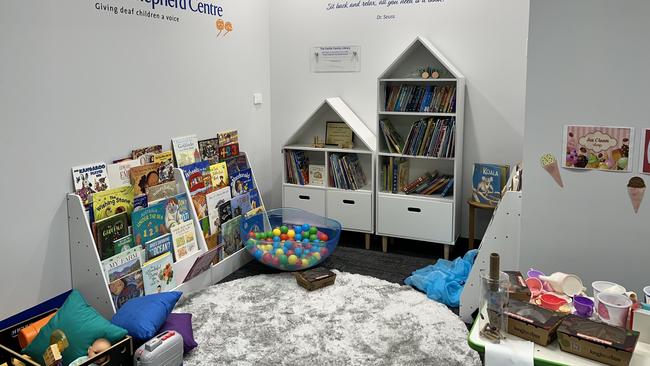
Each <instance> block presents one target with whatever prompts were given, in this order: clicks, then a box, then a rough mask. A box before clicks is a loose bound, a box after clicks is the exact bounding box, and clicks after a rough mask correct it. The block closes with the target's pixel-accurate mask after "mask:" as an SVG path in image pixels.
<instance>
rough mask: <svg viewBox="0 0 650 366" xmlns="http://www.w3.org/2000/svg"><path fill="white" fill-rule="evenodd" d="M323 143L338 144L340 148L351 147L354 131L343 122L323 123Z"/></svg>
mask: <svg viewBox="0 0 650 366" xmlns="http://www.w3.org/2000/svg"><path fill="white" fill-rule="evenodd" d="M325 144H326V145H338V146H339V147H341V148H352V146H353V145H354V132H352V129H351V128H350V126H348V125H347V123H345V122H329V121H328V122H326V123H325Z"/></svg>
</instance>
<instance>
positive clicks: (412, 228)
mask: <svg viewBox="0 0 650 366" xmlns="http://www.w3.org/2000/svg"><path fill="white" fill-rule="evenodd" d="M427 69H432V70H435V71H436V73H437V74H438V75H437V77H436V78H431V77H429V78H426V79H425V78H423V76H422V72H423V71H426V70H427ZM377 84H378V88H377V159H376V162H377V167H376V169H377V172H378V174H377V175H376V176H377V181H376V183H375V184H376V186H377V199H376V200H377V210H376V215H375V217H376V233H377V234H378V235H383V236H384V238H383V247H384V251H385V250H386V247H387V240H386V237H401V238H408V239H414V240H422V241H427V242H434V243H440V244H445V245H446V246H445V257H448V256H449V246H450V245H454V243H455V242H456V239H457V238H458V235H459V229H460V212H461V208H462V206H461V205H462V203H461V196H462V161H463V156H462V153H463V112H464V111H463V109H464V103H465V77H464V76H463V75H462V74H461V73H460V72H459V71H458V69H456V67H454V66H453V65H452V64H451V63H450V62H449V61H448V60H447V59H446V58H445V57H444V56H443V55H442V53H440V52H439V51H438V50H437V49H436V48H435V47H434V46H433V45H432V44H431V43H430V42H429V41H427V40H425V39H423V38H422V37H416V38H415V39H414V40H413V42H411V43H410V44H409V45H408V46H407V47H406V49H405V50H404V51H403V52H402V53H401V54H399V56H398V57H397V58H396V59H395V61H394V62H393V63H392V64H391V65H390V66H389V67H388V68H387V69H386V71H384V72H383V73H382V74H381V75H380V76H379V78H378V80H377ZM445 87H446V88H447V90H448V91H447V93H448V94H441V97H440V99H437V97H436V94H435V93H437V92H438V91H440V92H441V93H444V90H445ZM454 88H455V89H454ZM418 90H420V92H421V93H422V94H419V96H418V94H417V93H418ZM427 93H431V95H430V96H429V95H428V94H427ZM445 95H446V96H448V98H449V99H445ZM428 96H429V97H430V99H427V97H428ZM445 100H447V101H448V103H446V104H445V103H444V101H445ZM440 101H442V102H440ZM453 101H455V103H453ZM411 103H412V104H411ZM400 106H401V107H400ZM382 120H383V121H386V120H387V121H389V122H390V124H391V125H392V126H393V127H394V129H395V131H396V132H397V133H398V134H399V135H400V136H401V137H402V139H403V140H404V142H408V141H407V140H408V136H409V133H410V131H411V128H412V126H413V124H414V123H415V122H416V121H424V123H426V122H429V121H431V122H432V123H433V122H435V124H434V125H433V126H436V125H438V124H439V123H440V122H441V121H443V123H448V124H449V125H450V126H453V127H450V128H449V129H447V130H446V131H447V132H449V131H454V135H452V136H450V137H449V139H448V140H445V135H444V131H445V130H443V132H441V133H443V135H442V136H443V137H442V139H441V140H440V141H438V142H436V140H435V136H438V135H436V134H435V133H432V134H431V135H430V136H432V137H430V139H429V140H427V137H426V136H427V135H426V133H424V134H423V135H424V137H422V136H423V135H420V137H419V138H415V141H419V142H420V143H421V144H422V145H421V146H423V147H422V148H421V149H420V150H418V152H417V153H408V152H407V151H399V152H396V151H394V150H391V148H390V147H389V145H388V142H387V141H386V138H385V137H384V133H383V130H382V127H381V124H380V121H382ZM426 131H428V130H426ZM431 131H432V132H433V131H434V130H433V129H432V130H431ZM437 144H442V145H437ZM439 146H443V147H445V148H443V147H439ZM403 147H404V146H402V148H403ZM427 151H429V153H427ZM391 159H393V160H392V161H393V162H394V163H395V162H398V161H405V162H407V164H408V174H407V176H405V177H404V178H405V181H406V182H413V181H415V180H416V179H417V178H418V177H421V176H423V175H424V174H425V173H434V172H437V173H439V174H441V175H445V176H448V177H449V178H453V187H452V186H450V188H449V190H448V191H447V192H446V194H445V195H444V196H443V195H442V194H441V193H442V192H441V191H440V190H437V191H436V193H435V194H426V195H423V194H405V193H404V192H403V191H400V190H394V189H392V188H393V187H392V185H391V183H389V182H387V180H386V179H385V177H386V176H387V175H388V177H389V178H390V177H391V175H390V173H388V171H387V169H388V168H387V167H388V166H391V165H389V164H390V161H391Z"/></svg>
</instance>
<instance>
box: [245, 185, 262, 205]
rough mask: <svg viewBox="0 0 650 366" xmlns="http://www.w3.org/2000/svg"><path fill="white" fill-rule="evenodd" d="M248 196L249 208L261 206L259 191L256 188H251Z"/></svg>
mask: <svg viewBox="0 0 650 366" xmlns="http://www.w3.org/2000/svg"><path fill="white" fill-rule="evenodd" d="M248 196H249V197H250V199H251V209H256V208H258V207H262V199H261V198H260V192H259V191H258V190H257V188H255V189H251V191H250V192H248Z"/></svg>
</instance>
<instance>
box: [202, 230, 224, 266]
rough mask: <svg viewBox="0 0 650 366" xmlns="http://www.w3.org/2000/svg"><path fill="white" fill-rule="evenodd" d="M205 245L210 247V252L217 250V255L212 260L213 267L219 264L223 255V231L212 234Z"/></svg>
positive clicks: (206, 239)
mask: <svg viewBox="0 0 650 366" xmlns="http://www.w3.org/2000/svg"><path fill="white" fill-rule="evenodd" d="M205 245H207V246H208V250H212V249H216V250H217V255H216V256H215V257H214V259H213V260H212V265H215V264H217V263H219V259H220V258H221V254H222V253H223V243H221V230H219V233H218V234H212V235H210V236H208V237H207V238H205Z"/></svg>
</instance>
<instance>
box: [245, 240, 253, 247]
mask: <svg viewBox="0 0 650 366" xmlns="http://www.w3.org/2000/svg"><path fill="white" fill-rule="evenodd" d="M254 246H255V239H248V241H246V247H247V248H252V247H254Z"/></svg>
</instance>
